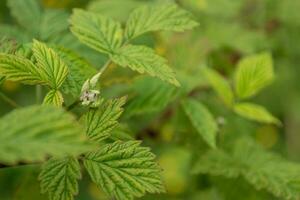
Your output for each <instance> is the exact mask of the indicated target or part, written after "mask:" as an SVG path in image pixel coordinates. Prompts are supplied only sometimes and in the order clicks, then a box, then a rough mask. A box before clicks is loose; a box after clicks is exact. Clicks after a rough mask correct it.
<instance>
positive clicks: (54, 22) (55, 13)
mask: <svg viewBox="0 0 300 200" xmlns="http://www.w3.org/2000/svg"><path fill="white" fill-rule="evenodd" d="M68 18H69V14H68V13H67V12H65V11H63V10H45V11H44V13H43V16H42V18H41V22H40V26H39V34H40V37H41V39H42V40H43V41H49V40H53V39H54V38H57V35H59V36H60V37H62V36H63V34H65V33H66V32H67V31H68V28H69V24H68Z"/></svg>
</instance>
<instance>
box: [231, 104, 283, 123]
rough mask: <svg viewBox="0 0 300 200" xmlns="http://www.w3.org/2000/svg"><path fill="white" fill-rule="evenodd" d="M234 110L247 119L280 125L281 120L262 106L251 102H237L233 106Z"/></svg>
mask: <svg viewBox="0 0 300 200" xmlns="http://www.w3.org/2000/svg"><path fill="white" fill-rule="evenodd" d="M234 111H235V112H236V113H237V114H239V115H241V116H243V117H246V118H248V119H251V120H256V121H259V122H262V123H271V124H277V125H280V124H281V122H280V121H279V120H278V119H276V118H275V117H273V115H272V114H270V113H269V112H268V111H267V110H266V109H265V108H264V107H263V106H259V105H256V104H252V103H237V104H236V105H235V106H234Z"/></svg>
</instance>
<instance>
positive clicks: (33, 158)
mask: <svg viewBox="0 0 300 200" xmlns="http://www.w3.org/2000/svg"><path fill="white" fill-rule="evenodd" d="M83 132H84V131H83V130H82V128H81V127H80V126H79V125H78V123H76V121H75V118H74V117H73V116H72V115H70V114H68V113H65V111H63V110H62V109H59V108H55V107H53V106H30V107H26V108H22V109H17V110H14V111H12V112H11V113H9V114H7V115H6V116H4V117H3V118H1V119H0V162H1V163H8V164H14V163H16V162H18V161H25V162H37V161H43V160H44V159H45V158H46V157H47V156H64V155H66V154H74V155H77V154H80V153H82V152H84V151H87V150H90V146H89V145H87V143H86V140H85V137H84V134H83Z"/></svg>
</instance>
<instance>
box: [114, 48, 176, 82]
mask: <svg viewBox="0 0 300 200" xmlns="http://www.w3.org/2000/svg"><path fill="white" fill-rule="evenodd" d="M111 59H112V60H113V61H114V62H115V63H117V64H118V65H120V66H123V67H129V68H130V69H132V70H134V71H137V72H139V73H147V74H149V75H151V76H154V77H158V78H160V79H162V80H164V81H167V82H169V83H171V84H173V85H175V86H179V85H180V84H179V82H178V81H177V80H176V78H175V74H174V72H173V70H172V69H171V68H170V67H169V66H168V65H167V61H166V59H164V58H162V57H160V56H158V55H157V54H155V52H154V50H152V49H151V48H148V47H145V46H136V45H127V46H125V47H123V48H121V49H120V50H119V51H118V52H117V53H116V54H114V55H112V56H111Z"/></svg>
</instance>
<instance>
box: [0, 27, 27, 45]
mask: <svg viewBox="0 0 300 200" xmlns="http://www.w3.org/2000/svg"><path fill="white" fill-rule="evenodd" d="M0 26H1V29H0V37H5V38H7V39H13V40H16V41H17V42H20V43H25V42H29V41H30V40H31V38H30V36H29V34H28V33H26V32H24V30H23V29H21V28H20V27H19V26H15V25H8V24H0Z"/></svg>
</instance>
